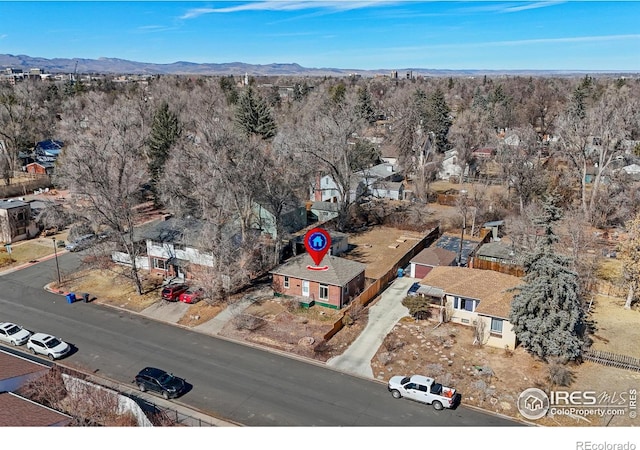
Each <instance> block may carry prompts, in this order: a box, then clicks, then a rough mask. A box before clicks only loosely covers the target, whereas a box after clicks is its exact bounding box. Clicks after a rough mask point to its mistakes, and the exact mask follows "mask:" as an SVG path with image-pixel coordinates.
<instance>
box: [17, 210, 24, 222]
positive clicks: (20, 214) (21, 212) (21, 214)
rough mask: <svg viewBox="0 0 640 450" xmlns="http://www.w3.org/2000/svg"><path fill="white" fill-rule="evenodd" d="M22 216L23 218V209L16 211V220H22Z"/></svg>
mask: <svg viewBox="0 0 640 450" xmlns="http://www.w3.org/2000/svg"><path fill="white" fill-rule="evenodd" d="M24 218H25V214H24V211H20V212H19V213H18V215H17V219H18V220H24Z"/></svg>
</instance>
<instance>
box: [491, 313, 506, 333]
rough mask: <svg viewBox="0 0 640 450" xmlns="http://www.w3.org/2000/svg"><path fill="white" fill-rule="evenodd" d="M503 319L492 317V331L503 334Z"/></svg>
mask: <svg viewBox="0 0 640 450" xmlns="http://www.w3.org/2000/svg"><path fill="white" fill-rule="evenodd" d="M502 322H504V321H503V320H502V319H495V318H493V317H492V318H491V332H492V333H496V334H502Z"/></svg>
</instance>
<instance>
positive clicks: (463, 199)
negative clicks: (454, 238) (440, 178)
mask: <svg viewBox="0 0 640 450" xmlns="http://www.w3.org/2000/svg"><path fill="white" fill-rule="evenodd" d="M460 211H461V212H462V231H461V233H460V246H459V247H458V267H462V244H463V243H464V230H465V229H466V228H467V191H466V190H464V189H463V190H461V191H460Z"/></svg>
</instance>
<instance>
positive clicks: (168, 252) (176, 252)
mask: <svg viewBox="0 0 640 450" xmlns="http://www.w3.org/2000/svg"><path fill="white" fill-rule="evenodd" d="M201 227H202V222H200V221H197V220H193V219H190V220H189V219H175V218H170V219H167V220H163V221H159V222H156V223H155V224H154V225H153V226H150V227H148V228H147V229H146V230H145V231H144V233H143V235H142V237H143V239H144V240H145V241H146V247H147V258H148V259H149V270H150V271H151V272H153V273H157V274H160V275H163V276H164V277H165V278H170V277H177V278H183V279H187V278H190V277H191V274H190V272H189V267H190V266H191V265H200V266H208V267H213V255H212V254H209V253H207V252H204V251H201V250H199V248H201V243H199V242H198V230H200V229H201Z"/></svg>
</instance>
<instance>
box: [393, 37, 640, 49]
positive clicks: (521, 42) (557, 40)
mask: <svg viewBox="0 0 640 450" xmlns="http://www.w3.org/2000/svg"><path fill="white" fill-rule="evenodd" d="M636 39H640V34H617V35H610V36H577V37H566V38H542V39H521V40H513V41H488V42H465V43H460V44H434V45H426V46H405V47H399V48H394V49H387V51H398V52H400V51H411V52H414V53H415V52H416V51H426V50H429V49H436V48H441V49H452V48H470V47H511V46H518V45H532V44H561V43H573V42H605V41H623V40H636Z"/></svg>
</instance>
